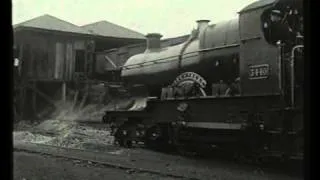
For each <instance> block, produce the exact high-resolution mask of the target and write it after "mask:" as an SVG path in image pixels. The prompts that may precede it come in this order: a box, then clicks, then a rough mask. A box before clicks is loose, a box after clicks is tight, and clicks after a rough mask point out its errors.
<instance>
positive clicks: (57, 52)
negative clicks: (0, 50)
mask: <svg viewBox="0 0 320 180" xmlns="http://www.w3.org/2000/svg"><path fill="white" fill-rule="evenodd" d="M14 40H15V44H17V45H18V46H21V45H22V46H23V47H26V48H25V50H24V54H25V55H26V56H27V57H24V60H26V61H27V62H24V63H25V64H24V69H25V70H26V74H27V77H28V78H30V79H39V80H40V79H41V80H64V81H71V80H72V79H73V73H74V68H75V50H77V49H85V40H82V39H75V38H72V37H55V36H52V35H50V34H49V35H48V34H47V35H44V34H41V33H39V34H36V33H32V32H23V33H20V34H18V35H15V39H14Z"/></svg>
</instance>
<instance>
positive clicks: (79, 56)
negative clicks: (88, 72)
mask: <svg viewBox="0 0 320 180" xmlns="http://www.w3.org/2000/svg"><path fill="white" fill-rule="evenodd" d="M84 67H85V51H84V50H76V67H75V72H84Z"/></svg>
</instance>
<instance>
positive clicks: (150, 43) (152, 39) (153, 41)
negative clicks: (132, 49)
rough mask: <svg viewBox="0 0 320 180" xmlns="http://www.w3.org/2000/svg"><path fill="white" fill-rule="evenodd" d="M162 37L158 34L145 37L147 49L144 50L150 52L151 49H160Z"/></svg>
mask: <svg viewBox="0 0 320 180" xmlns="http://www.w3.org/2000/svg"><path fill="white" fill-rule="evenodd" d="M161 37H162V35H161V34H159V33H150V34H147V35H146V38H147V49H146V50H152V49H160V47H161V46H160V39H161Z"/></svg>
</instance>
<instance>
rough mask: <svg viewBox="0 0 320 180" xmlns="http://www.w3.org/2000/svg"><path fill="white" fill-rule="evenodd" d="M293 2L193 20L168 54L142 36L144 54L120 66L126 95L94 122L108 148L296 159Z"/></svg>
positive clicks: (297, 68) (297, 11) (299, 28)
mask: <svg viewBox="0 0 320 180" xmlns="http://www.w3.org/2000/svg"><path fill="white" fill-rule="evenodd" d="M302 3H303V2H302V0H260V1H257V2H254V3H252V4H250V5H248V6H247V7H245V8H244V9H242V10H241V11H240V12H239V17H238V18H237V19H233V20H229V21H225V22H221V23H217V24H212V25H209V21H208V20H199V21H197V23H198V28H197V29H195V30H193V31H192V33H191V34H190V37H189V39H188V40H187V41H186V42H184V43H182V44H179V45H176V46H172V47H167V48H161V47H160V38H161V35H160V34H156V33H153V34H148V35H147V36H146V37H147V49H146V51H145V52H144V53H143V54H138V55H135V56H132V57H131V58H129V59H128V60H127V62H126V63H125V65H124V66H123V67H122V72H121V76H122V78H123V81H124V84H125V86H126V90H125V91H124V92H127V93H125V94H126V95H124V96H123V97H122V101H121V98H118V101H117V102H115V104H113V105H112V106H110V107H112V108H110V110H108V111H107V112H106V114H105V116H104V117H103V121H104V122H107V123H111V124H112V126H113V127H114V134H115V138H116V141H117V142H118V143H119V144H120V145H122V146H132V144H133V142H139V141H143V142H144V143H145V144H147V145H161V146H163V145H164V144H166V145H168V146H169V145H172V146H175V147H190V146H194V145H195V146H198V145H200V144H201V145H207V146H208V147H220V148H228V149H232V150H236V151H237V152H243V153H248V154H258V155H259V156H260V155H279V156H281V157H286V158H289V157H300V158H301V157H302V156H303V132H304V128H303V121H304V120H303V74H304V72H303V69H304V68H303V64H304V56H303V16H302V10H303V9H302ZM111 91H112V88H111V87H110V92H111ZM120 102H122V103H120Z"/></svg>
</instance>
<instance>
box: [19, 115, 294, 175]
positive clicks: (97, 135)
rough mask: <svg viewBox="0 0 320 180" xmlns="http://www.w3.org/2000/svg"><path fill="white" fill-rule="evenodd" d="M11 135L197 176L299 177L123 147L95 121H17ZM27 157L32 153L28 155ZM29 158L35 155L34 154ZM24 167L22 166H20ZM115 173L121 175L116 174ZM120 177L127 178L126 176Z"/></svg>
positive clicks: (106, 129) (105, 128)
mask: <svg viewBox="0 0 320 180" xmlns="http://www.w3.org/2000/svg"><path fill="white" fill-rule="evenodd" d="M13 139H14V141H16V142H32V143H40V144H47V145H54V146H59V147H66V148H75V149H82V150H88V151H98V152H100V153H107V154H112V155H113V158H115V159H117V158H119V162H120V159H127V160H128V161H130V162H132V163H137V166H138V164H140V165H142V164H143V165H144V166H145V167H159V168H161V167H162V166H163V168H166V169H167V168H169V169H171V170H172V171H177V172H188V173H193V174H198V175H199V176H200V175H202V174H203V176H207V177H219V178H218V179H257V178H258V179H300V178H295V177H290V176H283V175H277V174H270V173H264V172H259V171H257V170H256V169H255V168H245V167H242V166H241V165H234V164H233V163H221V162H219V161H216V162H214V161H213V162H209V161H207V160H205V161H204V160H197V159H188V158H184V157H181V156H175V155H168V154H163V153H160V152H154V151H150V150H145V149H141V148H136V149H124V148H121V147H118V146H114V145H113V137H112V136H111V135H110V131H109V128H108V127H106V126H102V125H101V126H100V125H95V126H94V127H93V126H89V125H84V124H81V123H77V122H76V121H70V120H54V119H49V120H46V121H43V122H42V123H28V122H20V123H19V124H16V126H15V131H14V132H13ZM31 157H33V156H30V157H29V158H30V159H31ZM33 158H35V159H38V157H33ZM127 160H126V161H127ZM30 161H31V160H30ZM39 161H40V160H39ZM20 164H21V165H20V166H23V163H20ZM57 164H58V163H57ZM24 165H25V166H26V165H27V164H26V163H24ZM26 168H27V167H24V169H26ZM22 169H23V168H22ZM60 170H61V171H62V172H63V171H65V170H63V169H60ZM198 175H197V176H198ZM119 177H123V176H122V175H119ZM123 178H125V179H127V178H126V177H123ZM32 179H33V178H32ZM116 179H119V178H116ZM120 179H121V178H120ZM159 179H162V178H159ZM204 179H208V178H204Z"/></svg>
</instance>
